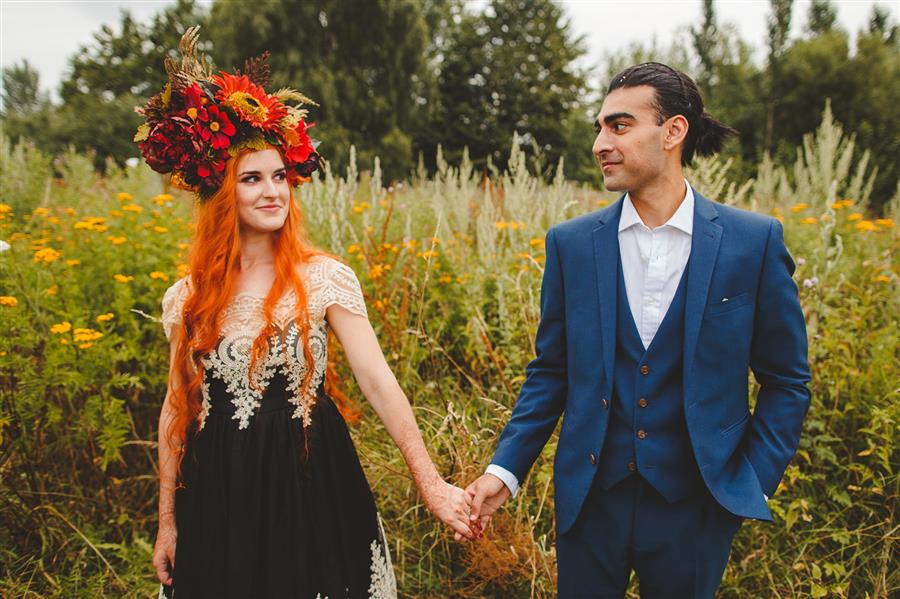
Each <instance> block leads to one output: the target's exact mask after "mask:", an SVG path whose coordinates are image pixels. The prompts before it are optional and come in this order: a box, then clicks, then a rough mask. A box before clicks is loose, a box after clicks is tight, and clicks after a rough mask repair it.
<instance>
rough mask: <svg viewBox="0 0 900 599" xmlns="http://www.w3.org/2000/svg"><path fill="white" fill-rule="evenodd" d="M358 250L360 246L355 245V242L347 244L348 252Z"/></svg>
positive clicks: (353, 252)
mask: <svg viewBox="0 0 900 599" xmlns="http://www.w3.org/2000/svg"><path fill="white" fill-rule="evenodd" d="M358 251H360V247H359V246H358V245H356V244H355V243H351V244H350V245H348V246H347V253H348V254H355V253H356V252H358Z"/></svg>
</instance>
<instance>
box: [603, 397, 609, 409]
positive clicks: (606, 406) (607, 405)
mask: <svg viewBox="0 0 900 599" xmlns="http://www.w3.org/2000/svg"><path fill="white" fill-rule="evenodd" d="M603 409H604V410H608V409H609V402H608V401H607V400H606V398H605V397H604V398H603Z"/></svg>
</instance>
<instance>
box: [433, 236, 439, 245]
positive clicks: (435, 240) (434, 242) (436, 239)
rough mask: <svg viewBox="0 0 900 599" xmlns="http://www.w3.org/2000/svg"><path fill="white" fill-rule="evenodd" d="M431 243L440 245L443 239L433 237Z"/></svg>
mask: <svg viewBox="0 0 900 599" xmlns="http://www.w3.org/2000/svg"><path fill="white" fill-rule="evenodd" d="M431 243H433V244H434V245H440V244H441V238H440V237H432V238H431Z"/></svg>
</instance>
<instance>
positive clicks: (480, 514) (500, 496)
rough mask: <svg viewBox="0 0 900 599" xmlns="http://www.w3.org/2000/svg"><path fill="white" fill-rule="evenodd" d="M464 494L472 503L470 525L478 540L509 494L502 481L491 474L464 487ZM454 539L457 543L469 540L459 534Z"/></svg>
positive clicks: (483, 475) (482, 476)
mask: <svg viewBox="0 0 900 599" xmlns="http://www.w3.org/2000/svg"><path fill="white" fill-rule="evenodd" d="M466 494H467V495H468V496H469V499H470V500H471V502H472V513H471V514H470V516H469V520H470V524H471V526H472V528H474V529H475V532H476V533H477V536H478V537H479V538H480V537H481V536H482V535H483V534H484V530H485V529H486V528H487V525H488V523H490V521H491V515H492V514H493V513H494V512H496V511H497V509H498V508H499V507H500V506H501V505H502V504H503V502H504V501H506V500H507V499H508V498H509V496H510V492H509V489H508V488H507V487H506V485H505V484H503V481H502V480H500V479H499V478H497V477H496V476H494V475H493V474H482V475H481V476H480V477H478V478H477V479H475V481H474V482H473V483H472V484H470V485H469V486H468V487H466ZM455 538H456V540H457V541H462V540H465V539H466V538H469V539H471V537H464V536H462V535H459V534H457V535H455Z"/></svg>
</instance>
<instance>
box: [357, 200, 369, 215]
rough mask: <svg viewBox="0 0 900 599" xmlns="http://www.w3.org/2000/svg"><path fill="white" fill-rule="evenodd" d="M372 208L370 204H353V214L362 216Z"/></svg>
mask: <svg viewBox="0 0 900 599" xmlns="http://www.w3.org/2000/svg"><path fill="white" fill-rule="evenodd" d="M371 207H372V205H371V204H369V202H353V212H355V213H356V214H362V213H363V212H365V211H366V210H368V209H369V208H371Z"/></svg>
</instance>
